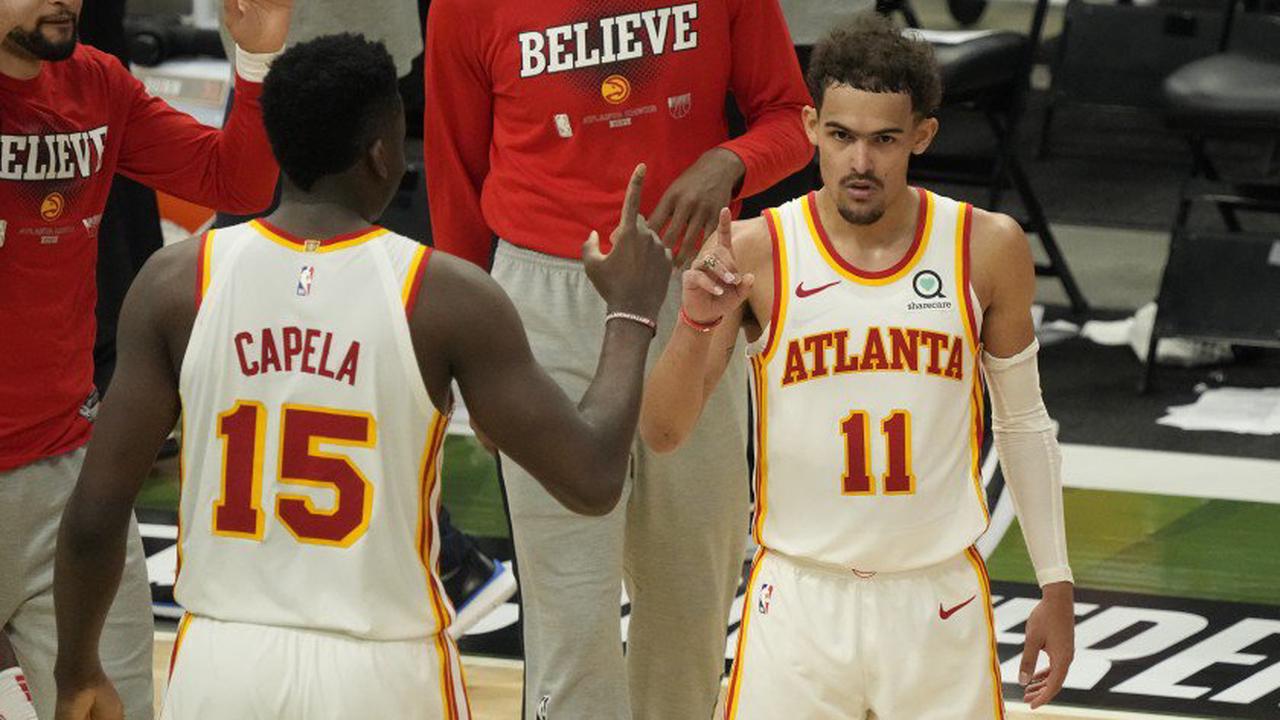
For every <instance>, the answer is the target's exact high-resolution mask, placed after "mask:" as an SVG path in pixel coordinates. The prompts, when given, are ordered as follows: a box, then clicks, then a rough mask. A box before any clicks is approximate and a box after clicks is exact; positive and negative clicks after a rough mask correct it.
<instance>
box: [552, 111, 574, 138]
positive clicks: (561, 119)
mask: <svg viewBox="0 0 1280 720" xmlns="http://www.w3.org/2000/svg"><path fill="white" fill-rule="evenodd" d="M556 132H557V133H560V137H562V138H571V137H573V125H571V124H570V123H569V116H568V115H565V114H564V113H558V114H556Z"/></svg>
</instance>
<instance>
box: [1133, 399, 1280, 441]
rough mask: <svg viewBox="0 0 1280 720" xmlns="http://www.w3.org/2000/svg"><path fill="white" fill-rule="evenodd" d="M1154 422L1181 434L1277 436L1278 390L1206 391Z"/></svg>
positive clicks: (1279, 423)
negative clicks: (1192, 401)
mask: <svg viewBox="0 0 1280 720" xmlns="http://www.w3.org/2000/svg"><path fill="white" fill-rule="evenodd" d="M1156 422H1158V423H1160V424H1161V425H1171V426H1173V427H1176V428H1182V429H1183V430H1215V431H1219V432H1233V433H1241V434H1247V435H1276V434H1280V388H1257V389H1252V388H1217V389H1215V390H1206V391H1205V392H1204V393H1203V394H1201V395H1200V397H1199V398H1198V399H1197V400H1196V401H1195V402H1194V403H1192V404H1190V405H1180V406H1177V407H1171V408H1169V409H1168V414H1167V415H1165V416H1164V417H1162V418H1160V419H1159V420H1157V421H1156Z"/></svg>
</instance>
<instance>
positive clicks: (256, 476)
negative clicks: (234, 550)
mask: <svg viewBox="0 0 1280 720" xmlns="http://www.w3.org/2000/svg"><path fill="white" fill-rule="evenodd" d="M243 407H251V408H254V409H255V411H256V414H255V416H254V420H253V456H252V457H251V462H252V463H253V482H252V484H251V485H250V486H249V507H250V508H252V509H253V517H254V530H253V532H252V533H242V532H236V531H234V530H219V529H218V510H219V509H221V508H223V507H226V505H227V451H228V450H229V449H230V448H231V436H229V435H227V434H226V433H223V432H222V420H223V419H224V418H228V417H231V416H232V415H235V414H236V413H238V412H240V408H243ZM213 427H214V429H215V430H216V431H217V434H218V438H219V439H220V440H222V467H221V469H220V471H219V474H218V485H219V496H218V499H217V500H216V501H215V502H214V503H213V512H212V515H211V516H210V517H211V523H210V525H209V528H210V530H212V531H213V534H214V535H220V536H222V537H232V538H241V539H243V540H261V539H262V532H263V521H262V454H263V452H264V448H265V447H266V443H267V408H266V406H265V405H263V404H262V403H260V402H257V401H254V400H236V402H235V404H234V405H232V406H231V409H230V410H228V411H226V412H224V413H221V414H219V415H218V419H217V420H216V421H215V424H214V426H213Z"/></svg>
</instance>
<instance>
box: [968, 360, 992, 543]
mask: <svg viewBox="0 0 1280 720" xmlns="http://www.w3.org/2000/svg"><path fill="white" fill-rule="evenodd" d="M980 373H981V370H980V369H979V367H978V359H977V358H974V360H973V388H972V390H971V391H970V392H969V420H970V431H969V458H970V463H969V477H970V478H972V480H973V492H974V494H975V495H976V496H977V500H978V507H980V508H981V509H982V520H983V522H984V523H986V525H990V524H991V512H990V510H988V509H987V491H986V489H985V488H983V487H982V422H983V413H984V412H985V409H984V407H983V402H982V376H981V374H980ZM986 525H984V528H985V527H986Z"/></svg>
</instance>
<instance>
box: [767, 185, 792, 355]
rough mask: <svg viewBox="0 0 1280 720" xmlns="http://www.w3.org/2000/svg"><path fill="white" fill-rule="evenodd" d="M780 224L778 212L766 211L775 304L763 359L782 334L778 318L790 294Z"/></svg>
mask: <svg viewBox="0 0 1280 720" xmlns="http://www.w3.org/2000/svg"><path fill="white" fill-rule="evenodd" d="M778 222H779V219H778V215H777V211H776V210H765V211H764V224H765V226H766V227H768V228H769V239H770V241H771V249H770V252H772V253H773V304H772V305H771V306H770V308H769V337H768V339H766V340H765V341H764V348H763V349H762V350H761V351H760V355H761V357H768V356H769V354H770V353H771V352H773V346H774V343H776V342H777V340H778V337H779V336H780V335H781V334H782V330H781V329H780V328H779V327H778V323H779V320H780V318H779V317H778V316H779V315H780V314H781V312H780V311H781V309H782V297H783V294H784V293H787V292H790V290H788V289H787V288H785V287H783V286H782V263H784V262H786V257H785V253H784V250H783V248H782V228H780V227H778Z"/></svg>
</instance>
